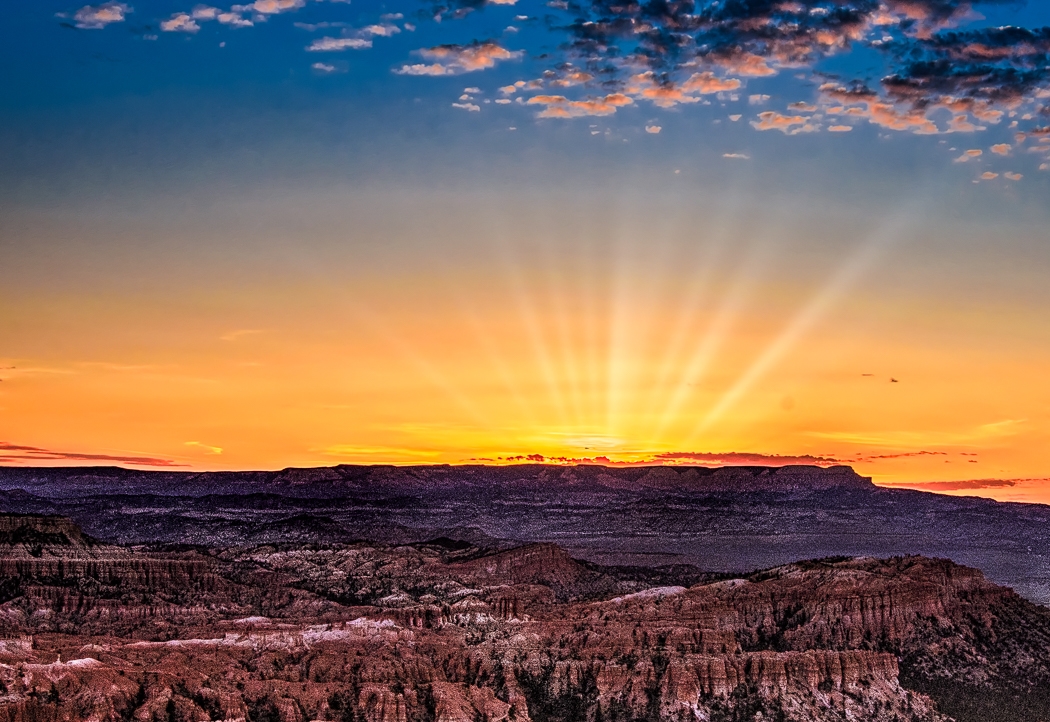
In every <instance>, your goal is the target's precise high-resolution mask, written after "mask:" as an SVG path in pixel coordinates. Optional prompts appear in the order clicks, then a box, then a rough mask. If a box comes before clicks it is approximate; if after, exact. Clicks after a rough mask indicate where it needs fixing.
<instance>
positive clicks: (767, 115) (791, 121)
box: [751, 110, 820, 135]
mask: <svg viewBox="0 0 1050 722" xmlns="http://www.w3.org/2000/svg"><path fill="white" fill-rule="evenodd" d="M810 121H811V118H810V117H809V116H804V115H781V114H780V113H777V112H774V111H772V110H767V111H765V112H764V113H759V114H758V120H753V121H751V125H752V126H753V127H754V128H755V129H757V130H779V131H780V132H782V133H784V134H785V135H796V134H798V133H812V132H815V131H817V130H820V126H819V125H817V124H815V123H812V122H810Z"/></svg>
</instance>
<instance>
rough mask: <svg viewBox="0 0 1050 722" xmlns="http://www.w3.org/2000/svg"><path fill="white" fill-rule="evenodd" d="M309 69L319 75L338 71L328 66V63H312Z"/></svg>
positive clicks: (332, 66)
mask: <svg viewBox="0 0 1050 722" xmlns="http://www.w3.org/2000/svg"><path fill="white" fill-rule="evenodd" d="M310 67H311V68H313V69H314V70H316V71H317V72H319V73H334V72H336V71H337V70H338V68H336V67H335V66H334V65H329V64H328V63H314V64H313V65H311V66H310Z"/></svg>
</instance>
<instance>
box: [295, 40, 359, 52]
mask: <svg viewBox="0 0 1050 722" xmlns="http://www.w3.org/2000/svg"><path fill="white" fill-rule="evenodd" d="M370 47H372V41H371V40H368V39H366V38H318V39H317V40H314V41H313V42H312V43H310V45H308V46H307V48H306V49H307V50H309V51H310V52H311V53H326V52H341V51H343V50H347V49H350V50H364V49H365V48H370Z"/></svg>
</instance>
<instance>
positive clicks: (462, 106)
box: [452, 103, 481, 113]
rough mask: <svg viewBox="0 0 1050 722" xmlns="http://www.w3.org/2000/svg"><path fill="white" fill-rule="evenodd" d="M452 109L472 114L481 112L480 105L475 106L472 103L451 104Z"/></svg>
mask: <svg viewBox="0 0 1050 722" xmlns="http://www.w3.org/2000/svg"><path fill="white" fill-rule="evenodd" d="M452 107H453V108H460V109H462V110H467V111H470V112H472V113H477V112H478V111H480V110H481V106H480V105H475V104H474V103H453V104H452Z"/></svg>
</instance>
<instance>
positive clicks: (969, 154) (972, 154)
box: [955, 148, 984, 163]
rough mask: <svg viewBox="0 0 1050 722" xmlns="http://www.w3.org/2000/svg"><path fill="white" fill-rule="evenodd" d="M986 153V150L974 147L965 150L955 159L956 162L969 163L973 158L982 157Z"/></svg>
mask: <svg viewBox="0 0 1050 722" xmlns="http://www.w3.org/2000/svg"><path fill="white" fill-rule="evenodd" d="M982 155H984V151H983V150H981V149H980V148H972V149H970V150H966V151H963V154H962V155H960V156H959V157H958V158H956V159H955V162H956V163H967V162H969V161H970V159H971V158H980V157H981V156H982Z"/></svg>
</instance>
